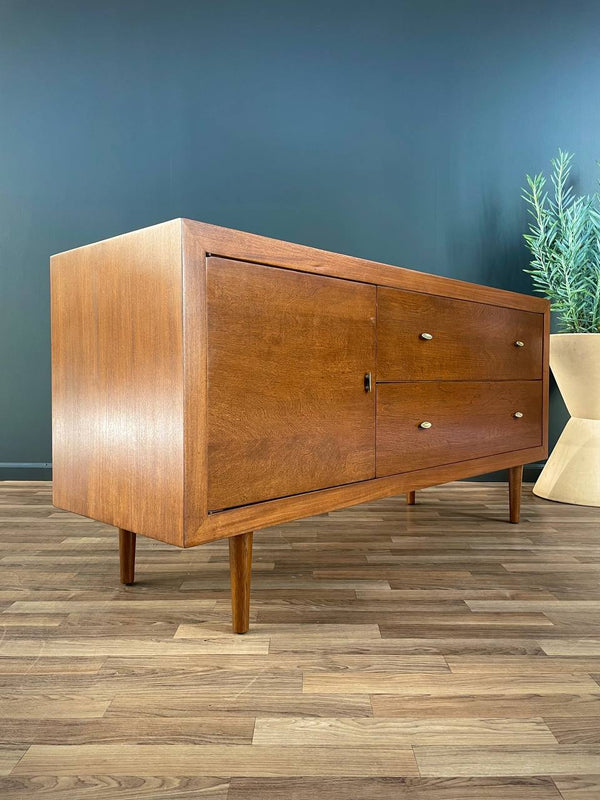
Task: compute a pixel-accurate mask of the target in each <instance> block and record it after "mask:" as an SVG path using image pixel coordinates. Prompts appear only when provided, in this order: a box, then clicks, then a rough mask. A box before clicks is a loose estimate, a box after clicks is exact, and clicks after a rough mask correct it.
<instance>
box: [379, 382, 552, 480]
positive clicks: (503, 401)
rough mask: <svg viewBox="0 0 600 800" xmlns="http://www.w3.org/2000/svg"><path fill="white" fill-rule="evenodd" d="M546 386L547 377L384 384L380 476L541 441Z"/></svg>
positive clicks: (509, 449) (381, 393)
mask: <svg viewBox="0 0 600 800" xmlns="http://www.w3.org/2000/svg"><path fill="white" fill-rule="evenodd" d="M542 392H543V386H542V381H496V382H488V381H424V382H422V383H381V384H379V385H378V386H377V476H378V477H381V476H383V475H393V474H395V473H398V472H410V471H412V470H416V469H425V468H426V467H436V466H441V465H442V464H450V463H453V462H455V461H467V460H468V459H470V458H480V457H482V456H491V455H495V454H497V453H506V452H508V451H512V450H524V449H527V448H529V447H539V446H540V445H541V444H542V433H543V429H542ZM423 423H424V424H425V427H422V426H423Z"/></svg>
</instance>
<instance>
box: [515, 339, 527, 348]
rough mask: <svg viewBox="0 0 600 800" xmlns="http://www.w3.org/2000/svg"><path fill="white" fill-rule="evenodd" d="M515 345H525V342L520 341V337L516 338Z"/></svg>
mask: <svg viewBox="0 0 600 800" xmlns="http://www.w3.org/2000/svg"><path fill="white" fill-rule="evenodd" d="M515 347H525V342H522V341H521V340H520V339H517V341H516V342H515Z"/></svg>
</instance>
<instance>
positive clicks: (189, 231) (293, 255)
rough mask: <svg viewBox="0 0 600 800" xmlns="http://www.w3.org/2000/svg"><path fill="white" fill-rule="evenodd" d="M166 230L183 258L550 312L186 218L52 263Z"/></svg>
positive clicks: (532, 300)
mask: <svg viewBox="0 0 600 800" xmlns="http://www.w3.org/2000/svg"><path fill="white" fill-rule="evenodd" d="M166 228H171V229H174V230H176V231H177V230H178V232H179V234H180V235H181V238H182V245H183V246H182V252H183V253H184V259H185V251H186V246H185V245H186V242H190V241H193V242H194V244H195V248H194V250H195V252H196V253H197V252H198V249H200V250H201V251H203V252H204V254H205V255H216V256H222V257H225V258H232V259H237V260H240V261H248V262H253V263H254V262H256V263H262V264H266V265H270V266H277V267H281V268H284V269H295V270H300V271H305V272H311V273H316V274H323V275H331V276H332V277H339V278H343V279H346V280H353V281H358V282H361V283H371V284H375V285H381V286H391V287H396V288H403V289H406V290H408V291H419V292H425V293H428V294H440V295H445V296H448V297H455V298H457V299H464V300H473V301H478V302H482V303H490V304H493V305H506V306H510V307H513V308H520V309H522V310H525V311H533V312H537V313H545V312H547V311H548V310H549V302H548V301H547V300H546V299H544V298H541V297H536V296H532V295H526V294H520V293H518V292H513V291H509V290H506V289H497V288H493V287H488V286H483V285H480V284H475V283H470V282H468V281H462V280H458V279H456V278H449V277H446V276H441V275H435V274H432V273H427V272H421V271H419V270H415V269H411V268H409V267H400V266H395V265H391V264H385V263H381V262H377V261H371V260H369V259H365V258H358V257H356V256H350V255H345V254H341V253H334V252H331V251H328V250H321V249H319V248H316V247H309V246H307V245H302V244H296V243H292V242H287V241H284V240H281V239H273V238H270V237H267V236H261V235H258V234H254V233H248V232H246V231H239V230H235V229H233V228H224V227H222V226H219V225H212V224H210V223H206V222H199V221H196V220H191V219H187V218H182V217H180V218H176V219H173V220H169V221H167V222H162V223H159V224H157V225H152V226H150V227H147V228H141V229H138V230H134V231H130V232H127V233H123V234H120V235H118V236H114V237H110V238H108V239H103V240H99V241H97V242H92V243H89V244H86V245H82V246H80V247H76V248H73V249H71V250H66V251H63V252H61V253H57V254H55V255H53V256H52V257H51V261H53V262H56V263H60V261H61V260H62V258H63V257H68V256H69V254H73V255H74V254H76V253H77V254H79V255H82V254H83V252H84V251H86V250H88V249H90V248H97V247H101V246H110V244H111V243H115V244H116V243H119V244H120V243H121V242H123V243H124V242H125V240H126V239H129V238H131V246H135V245H134V242H135V240H136V239H138V238H144V239H145V238H151V237H152V236H155V235H158V234H159V233H160V232H162V231H164V230H165V229H166ZM198 245H199V246H200V247H198Z"/></svg>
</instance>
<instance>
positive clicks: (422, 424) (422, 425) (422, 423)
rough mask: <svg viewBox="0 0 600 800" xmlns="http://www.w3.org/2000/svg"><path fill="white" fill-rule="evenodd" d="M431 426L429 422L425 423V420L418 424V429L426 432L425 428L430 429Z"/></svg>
mask: <svg viewBox="0 0 600 800" xmlns="http://www.w3.org/2000/svg"><path fill="white" fill-rule="evenodd" d="M431 425H432V423H431V422H427V420H425V421H424V422H420V423H419V428H424V429H425V430H426V429H427V428H431Z"/></svg>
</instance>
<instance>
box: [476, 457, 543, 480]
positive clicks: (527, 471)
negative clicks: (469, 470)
mask: <svg viewBox="0 0 600 800" xmlns="http://www.w3.org/2000/svg"><path fill="white" fill-rule="evenodd" d="M543 468H544V462H542V461H539V462H537V463H535V464H525V466H524V467H523V480H524V481H526V482H527V483H535V482H536V481H537V479H538V478H539V477H540V472H541V471H542V469H543ZM466 480H468V481H507V480H508V470H505V469H501V470H499V471H498V472H489V473H487V475H478V476H477V477H475V478H466Z"/></svg>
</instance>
